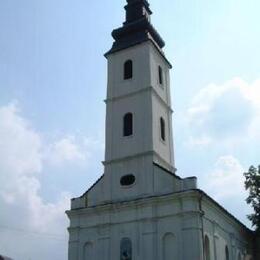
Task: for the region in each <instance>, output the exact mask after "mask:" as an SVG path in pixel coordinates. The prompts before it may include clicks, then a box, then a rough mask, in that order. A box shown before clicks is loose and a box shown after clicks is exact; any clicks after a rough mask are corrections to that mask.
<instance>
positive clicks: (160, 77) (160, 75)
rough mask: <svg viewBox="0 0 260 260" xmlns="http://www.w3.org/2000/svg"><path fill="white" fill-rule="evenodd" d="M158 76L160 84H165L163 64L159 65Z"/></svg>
mask: <svg viewBox="0 0 260 260" xmlns="http://www.w3.org/2000/svg"><path fill="white" fill-rule="evenodd" d="M158 76H159V83H160V85H163V71H162V67H161V66H159V67H158Z"/></svg>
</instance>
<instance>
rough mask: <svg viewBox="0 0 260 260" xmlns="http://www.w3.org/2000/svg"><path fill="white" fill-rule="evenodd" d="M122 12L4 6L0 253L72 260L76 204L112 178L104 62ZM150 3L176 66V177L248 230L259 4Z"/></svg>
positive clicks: (258, 81) (112, 4) (259, 58)
mask: <svg viewBox="0 0 260 260" xmlns="http://www.w3.org/2000/svg"><path fill="white" fill-rule="evenodd" d="M124 4H125V1H123V0H120V1H119V0H113V1H109V0H103V1H102V3H101V2H100V1H85V0H77V1H69V0H54V1H53V0H44V1H40V0H23V1H19V0H11V1H9V0H2V1H0V172H1V176H0V188H1V189H0V190H1V191H0V204H1V207H2V208H3V210H1V212H0V253H4V254H7V255H10V256H13V257H14V258H15V259H21V260H28V259H39V260H43V259H57V260H64V259H66V253H67V251H66V250H67V233H66V226H67V225H68V223H67V220H66V217H65V215H64V210H65V209H67V208H68V207H69V203H68V201H69V198H70V197H73V196H79V195H81V194H82V193H83V192H84V191H85V190H86V189H87V188H88V187H89V186H90V185H91V184H92V183H93V182H94V181H95V180H96V179H97V178H98V177H99V176H100V175H101V174H102V172H103V168H102V164H101V161H102V160H103V156H104V122H105V104H104V103H103V100H104V99H105V95H106V79H107V75H106V73H107V72H106V60H105V58H104V57H103V54H104V53H105V52H106V51H107V50H108V49H109V48H110V47H111V44H112V38H111V35H110V33H111V31H112V30H113V29H114V28H117V27H119V26H120V25H121V24H122V22H123V20H124V9H123V6H124ZM150 4H151V8H152V10H153V11H154V14H153V16H152V22H153V24H154V25H155V27H156V28H157V30H158V31H159V32H160V34H161V35H162V37H163V38H164V40H165V41H166V47H165V53H166V55H167V57H168V59H169V60H170V61H171V62H172V64H173V70H172V72H171V83H172V84H171V85H172V88H171V90H172V102H173V109H174V111H175V113H174V117H173V129H174V142H175V157H176V167H177V168H178V174H179V175H180V176H183V177H184V176H191V175H196V176H198V178H199V185H200V187H201V188H203V189H205V190H206V191H207V192H208V193H209V194H210V195H211V196H212V197H214V198H215V199H216V200H217V201H219V202H220V203H221V204H222V205H224V206H225V207H227V209H228V210H229V211H230V212H232V213H233V214H235V215H236V216H237V217H238V218H239V219H240V220H241V221H243V222H244V223H246V224H247V225H248V221H247V220H246V217H245V215H246V214H248V213H249V212H250V210H249V208H248V207H247V206H246V204H245V203H244V201H243V200H244V198H245V196H246V193H245V192H244V191H243V177H242V173H243V171H245V170H246V169H248V168H249V166H250V165H252V164H254V165H257V164H259V163H260V161H259V154H260V148H259V147H260V133H259V132H260V131H259V129H260V71H259V67H260V66H259V65H260V51H259V46H260V27H259V23H260V18H259V13H258V11H259V9H260V2H259V1H258V0H250V1H244V0H218V1H204V0H196V1H190V0H174V1H173V0H162V1H155V0H150ZM14 245H15V246H14ZM39 255H40V256H39Z"/></svg>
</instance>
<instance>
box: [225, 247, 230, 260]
mask: <svg viewBox="0 0 260 260" xmlns="http://www.w3.org/2000/svg"><path fill="white" fill-rule="evenodd" d="M225 256H226V259H225V260H229V250H228V247H227V246H226V248H225Z"/></svg>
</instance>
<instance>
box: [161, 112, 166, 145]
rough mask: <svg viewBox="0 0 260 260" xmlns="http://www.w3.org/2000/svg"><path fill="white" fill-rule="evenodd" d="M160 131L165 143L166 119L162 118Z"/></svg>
mask: <svg viewBox="0 0 260 260" xmlns="http://www.w3.org/2000/svg"><path fill="white" fill-rule="evenodd" d="M160 130H161V138H162V140H163V141H165V139H166V135H165V121H164V119H163V118H162V117H161V118H160Z"/></svg>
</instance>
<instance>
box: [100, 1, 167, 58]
mask: <svg viewBox="0 0 260 260" xmlns="http://www.w3.org/2000/svg"><path fill="white" fill-rule="evenodd" d="M125 10H126V19H125V22H124V23H123V26H122V27H120V28H118V29H116V30H114V31H113V32H112V36H113V38H114V40H115V41H114V43H113V46H112V48H111V50H110V51H109V52H107V53H106V54H105V56H107V55H109V54H111V53H114V52H117V51H120V50H122V49H126V48H129V47H132V46H134V45H137V44H140V43H142V42H145V41H152V42H153V43H154V45H155V46H156V47H157V48H158V50H159V51H162V48H163V47H164V46H165V43H164V41H163V39H162V38H161V36H160V35H159V33H158V32H157V31H156V30H155V28H154V27H153V26H152V24H151V20H150V15H151V14H152V11H151V9H150V5H149V3H148V2H147V0H127V5H126V6H125Z"/></svg>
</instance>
